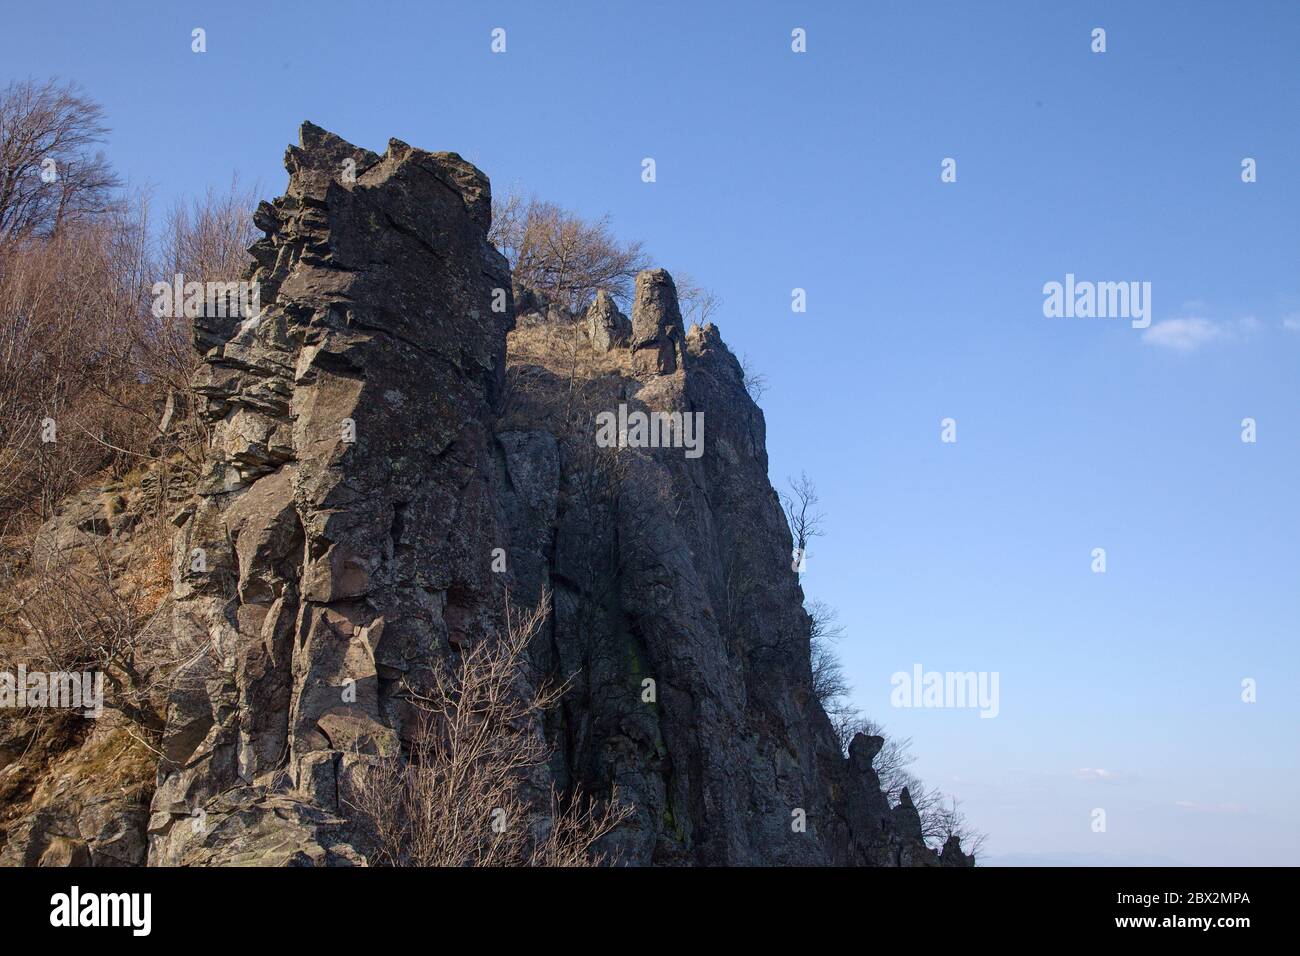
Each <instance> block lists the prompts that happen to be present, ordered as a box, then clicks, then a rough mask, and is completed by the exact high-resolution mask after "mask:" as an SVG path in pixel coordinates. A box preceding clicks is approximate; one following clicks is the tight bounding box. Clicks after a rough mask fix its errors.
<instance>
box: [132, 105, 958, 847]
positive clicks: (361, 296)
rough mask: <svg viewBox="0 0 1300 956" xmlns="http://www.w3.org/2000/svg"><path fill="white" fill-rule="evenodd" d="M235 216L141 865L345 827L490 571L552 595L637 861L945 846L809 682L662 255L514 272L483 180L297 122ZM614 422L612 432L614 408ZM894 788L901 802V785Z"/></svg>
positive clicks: (496, 596)
mask: <svg viewBox="0 0 1300 956" xmlns="http://www.w3.org/2000/svg"><path fill="white" fill-rule="evenodd" d="M286 167H287V169H288V171H289V174H290V180H289V186H288V189H287V190H286V193H285V195H284V196H283V197H281V198H279V199H277V200H275V202H273V203H269V204H267V203H263V204H262V205H261V206H260V207H259V209H258V211H257V214H256V217H255V222H256V224H257V226H258V227H259V228H260V229H261V230H263V231H264V232H265V238H264V239H261V240H259V241H258V242H257V243H256V244H255V245H254V246H253V247H252V249H251V250H250V251H251V253H252V255H253V257H254V260H255V263H256V265H255V267H254V269H253V272H252V274H251V278H253V279H255V280H256V281H257V282H258V283H260V286H261V302H262V306H263V308H262V313H261V315H260V316H259V317H257V318H256V319H241V318H240V317H234V318H231V319H212V318H208V319H203V320H200V321H199V323H198V328H197V330H196V345H197V347H198V348H199V350H200V352H201V353H202V356H203V364H202V366H201V369H200V372H199V374H198V376H197V379H196V382H195V389H196V391H197V392H198V394H199V395H201V396H202V401H203V403H204V404H203V409H202V414H203V416H204V417H205V420H206V421H207V422H208V423H209V425H210V427H211V431H212V436H213V437H212V442H211V449H210V460H209V461H208V463H207V465H206V471H205V474H204V476H203V477H202V479H201V481H200V483H199V486H198V488H197V490H196V493H195V494H194V495H193V497H192V498H191V499H190V500H189V501H187V502H185V503H184V505H183V507H181V508H180V510H179V511H177V512H176V514H175V517H174V524H175V525H176V542H175V549H174V550H175V560H174V567H173V589H172V595H171V599H170V602H169V612H168V613H169V614H170V618H171V629H172V633H171V641H172V644H173V649H174V651H175V654H176V656H177V657H178V658H180V659H183V660H186V661H188V662H189V663H188V664H187V665H186V667H187V673H186V679H185V680H183V681H180V682H178V683H177V685H176V690H174V691H173V692H172V693H171V696H170V699H169V700H168V701H167V704H166V717H165V727H164V729H163V731H162V743H161V747H160V748H159V749H160V751H161V755H160V758H159V765H158V771H157V788H156V792H155V793H154V795H153V797H152V805H151V807H150V812H149V815H148V823H147V835H148V862H150V863H153V864H229V863H240V862H256V863H262V864H312V863H316V864H334V863H340V864H347V863H359V862H362V861H364V859H365V852H366V851H365V846H364V843H363V841H361V840H360V839H359V835H358V834H357V832H356V831H355V829H354V828H353V827H352V826H351V825H350V823H349V822H348V819H347V817H348V814H347V806H346V800H345V799H344V795H346V793H347V790H348V787H349V781H350V780H351V779H352V775H353V774H355V773H356V772H357V769H358V766H359V765H360V764H362V763H364V762H365V760H366V759H367V757H368V756H369V755H373V754H377V753H391V752H394V750H395V749H396V748H400V747H401V746H402V742H403V741H404V740H405V739H407V737H408V736H409V733H410V724H411V714H410V713H409V712H408V710H407V708H406V705H405V704H404V697H403V695H402V694H401V693H399V690H400V689H401V688H402V687H403V686H419V684H420V682H421V681H422V680H423V678H424V676H425V675H427V674H428V673H429V670H430V668H431V667H433V666H434V664H435V662H436V661H438V660H439V659H441V658H442V657H444V656H446V655H449V654H452V653H454V649H455V648H457V647H460V646H463V645H464V644H465V643H466V642H474V641H480V640H490V639H491V638H492V635H493V634H494V633H496V632H498V630H499V629H500V628H501V626H502V608H503V606H504V601H505V597H506V595H507V594H509V597H510V600H512V601H515V602H517V603H525V604H526V603H529V602H533V601H536V600H538V599H539V598H540V597H541V596H542V595H544V594H549V595H550V596H551V597H550V600H551V603H552V607H551V614H550V617H549V620H548V623H547V630H546V633H545V635H544V639H543V640H540V641H537V642H535V646H534V647H533V651H532V652H533V655H534V658H535V660H534V663H535V665H536V669H537V671H538V673H541V674H550V675H557V676H560V677H568V678H572V681H573V685H572V687H571V689H570V690H569V692H568V693H567V694H566V695H565V697H564V699H563V703H562V705H561V707H560V708H558V709H557V710H556V711H554V712H553V713H552V714H551V716H550V718H549V719H548V723H547V726H546V727H545V732H546V735H547V738H548V743H549V745H550V747H551V749H552V750H553V753H554V756H553V759H552V760H551V762H550V764H549V765H548V767H547V768H546V769H547V774H546V775H547V776H548V777H549V778H550V782H554V783H555V784H556V785H557V786H559V787H560V788H565V789H567V788H572V787H581V788H582V790H583V791H584V792H586V793H592V794H606V793H608V792H609V791H610V789H611V786H614V785H616V786H617V788H618V790H619V793H620V795H621V798H622V799H623V800H624V801H625V802H628V803H630V804H632V805H633V806H634V807H635V815H634V817H633V818H632V819H631V820H630V821H629V822H628V823H627V824H626V825H624V826H623V827H621V828H620V829H619V830H618V831H617V833H616V834H614V836H613V837H611V838H610V842H611V844H612V845H611V847H610V849H612V850H616V851H617V852H618V854H619V858H620V859H621V860H622V861H623V862H627V863H633V864H710V865H736V864H846V865H864V864H866V865H940V864H951V865H966V864H968V863H969V858H968V857H965V856H963V855H962V854H961V852H960V849H959V848H958V847H956V846H955V844H953V845H950V846H949V847H946V848H945V850H944V852H943V854H942V855H941V854H937V853H935V852H934V851H932V850H930V849H928V848H927V847H926V846H925V844H924V842H923V840H922V839H921V833H920V821H919V818H918V817H917V815H916V811H915V810H914V809H912V808H911V806H910V801H907V800H904V803H903V804H902V805H900V806H899V807H896V808H891V807H890V806H889V804H888V802H887V801H886V799H885V798H884V796H883V795H882V794H881V791H880V786H879V782H878V780H877V777H876V774H875V772H874V770H873V769H872V759H873V757H874V756H875V754H876V753H877V752H878V750H879V749H880V746H881V740H880V738H878V737H868V736H863V735H859V736H858V737H857V738H856V739H855V740H854V741H853V743H852V746H851V748H850V752H849V754H848V756H847V757H845V756H844V755H843V754H842V753H841V751H840V749H839V745H838V743H837V741H836V737H835V734H834V732H833V730H832V727H831V724H830V722H829V720H828V719H827V717H826V714H825V713H824V712H823V710H822V708H821V706H820V705H819V703H818V702H817V700H816V699H815V698H814V697H813V695H812V675H811V670H810V663H809V620H808V617H807V615H806V614H805V612H804V610H803V595H802V592H801V589H800V586H799V582H798V578H797V575H796V574H795V573H793V572H792V570H791V548H792V543H791V538H790V533H789V531H788V529H787V527H786V523H785V521H784V518H783V515H782V511H781V507H780V504H779V501H778V498H777V495H776V493H775V492H774V490H773V488H772V486H771V484H770V482H769V480H768V474H767V472H768V463H767V454H766V450H765V447H764V443H765V425H764V419H763V414H762V412H761V410H760V409H759V408H758V406H757V405H755V403H754V402H753V401H752V400H751V398H750V396H749V395H748V394H747V392H746V389H745V384H744V379H743V375H742V372H741V368H740V364H739V363H738V362H737V360H736V358H735V357H734V356H733V355H732V353H731V352H730V351H729V350H728V348H727V346H726V345H725V344H724V342H723V340H722V338H721V336H720V334H719V332H718V330H717V328H715V327H714V326H712V325H705V326H703V327H694V328H691V329H689V330H688V329H686V328H685V327H684V326H683V321H682V315H681V311H680V308H679V305H678V301H677V294H676V290H675V288H674V285H673V281H672V278H671V277H670V276H669V275H668V273H666V272H664V271H662V270H654V271H648V272H643V273H642V274H640V275H639V276H638V277H637V281H636V288H635V294H634V295H633V296H632V300H631V303H630V312H631V316H630V319H629V318H628V317H625V316H624V315H623V314H622V313H621V311H620V310H619V308H618V305H617V304H616V302H615V301H614V300H613V298H611V297H610V296H609V295H607V294H604V293H602V294H600V295H598V296H597V297H596V300H595V301H594V302H593V303H592V305H591V307H590V309H589V311H588V312H587V314H586V315H584V316H571V315H569V314H568V313H567V312H565V311H564V310H563V309H561V308H558V307H557V306H554V305H552V304H550V303H548V302H546V301H545V299H544V298H543V297H541V296H540V295H538V294H537V293H535V292H533V291H532V290H528V289H522V288H518V289H516V288H512V284H511V277H510V274H509V269H508V266H507V263H506V261H505V260H504V258H503V257H502V256H501V255H500V254H499V253H498V252H497V251H496V250H495V249H494V248H493V247H492V246H491V245H490V244H489V242H488V239H487V234H488V228H489V224H490V217H491V198H490V187H489V183H488V180H487V178H486V177H485V176H484V175H483V174H482V173H481V172H480V171H479V170H477V169H476V168H474V167H473V166H472V165H470V164H469V163H467V162H465V161H464V160H462V159H461V158H460V157H459V156H457V155H456V154H454V153H429V152H424V151H422V150H419V149H414V148H412V147H410V146H408V145H406V144H404V143H401V142H398V141H396V140H394V141H391V142H390V143H389V146H388V149H387V151H386V152H385V153H384V154H383V155H382V156H381V155H377V154H375V153H371V152H369V151H367V150H364V149H359V148H357V147H354V146H351V145H350V144H348V143H346V142H344V141H343V140H341V139H339V138H338V137H336V136H334V135H332V134H330V133H328V132H326V131H324V130H321V129H319V128H317V127H315V126H312V125H311V124H306V125H304V126H303V128H302V130H301V142H300V145H298V146H296V147H291V148H290V149H289V150H288V153H287V155H286ZM602 421H603V422H605V423H606V424H610V423H614V424H613V425H612V426H611V427H610V428H609V429H608V430H607V431H606V432H605V434H604V439H605V440H602V439H601V434H600V428H601V425H600V423H601V422H602ZM909 811H910V812H909Z"/></svg>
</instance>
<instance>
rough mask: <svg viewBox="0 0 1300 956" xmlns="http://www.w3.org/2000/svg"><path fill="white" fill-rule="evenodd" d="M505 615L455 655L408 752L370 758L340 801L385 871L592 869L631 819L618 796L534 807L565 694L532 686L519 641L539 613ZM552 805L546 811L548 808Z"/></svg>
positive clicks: (417, 698)
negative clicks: (496, 628)
mask: <svg viewBox="0 0 1300 956" xmlns="http://www.w3.org/2000/svg"><path fill="white" fill-rule="evenodd" d="M549 601H550V598H549V595H546V594H543V596H542V598H541V600H540V601H539V602H538V604H537V605H536V606H535V607H534V608H532V609H531V610H530V611H527V612H523V613H520V612H518V611H514V610H512V609H511V608H510V605H509V601H508V600H507V604H506V608H507V621H506V628H505V631H504V633H503V634H501V635H500V636H499V637H497V638H484V639H481V640H479V641H478V642H477V643H475V644H473V645H472V646H470V647H468V648H463V649H461V650H460V651H459V657H458V659H456V660H454V661H451V662H448V663H445V664H444V665H443V666H442V667H440V668H438V669H436V670H435V671H434V675H433V683H432V688H431V690H430V691H429V692H427V693H416V692H414V691H412V692H410V693H409V699H410V701H411V703H412V704H413V705H414V708H415V711H416V714H417V719H416V726H415V731H414V733H413V735H412V739H411V742H410V747H409V752H408V753H406V754H400V753H390V754H383V755H381V756H379V757H377V758H374V759H373V760H372V762H371V763H370V765H369V766H368V767H366V768H365V769H362V770H360V771H358V773H357V775H356V784H355V787H354V793H353V795H352V797H351V798H350V799H349V800H348V801H347V803H348V805H349V806H350V808H351V809H352V810H353V811H354V812H355V814H356V816H357V818H358V819H360V820H361V821H363V822H364V824H365V825H366V826H367V829H368V830H369V831H370V834H371V837H372V839H373V841H374V845H375V853H374V855H373V858H374V860H375V861H376V862H379V863H382V864H386V865H389V866H591V865H598V864H601V863H606V862H613V861H610V860H608V859H607V858H606V857H605V856H604V855H603V854H601V853H599V852H598V851H597V850H596V845H597V844H598V843H599V841H600V840H601V839H602V838H603V837H605V836H606V835H607V834H609V833H610V832H612V831H613V830H614V828H615V827H617V826H618V825H619V824H620V823H622V822H624V821H625V820H626V819H628V817H629V816H630V815H631V808H629V807H627V806H625V805H621V804H619V803H618V799H617V794H616V793H615V794H614V795H612V798H611V800H610V801H609V802H608V803H604V804H598V803H596V802H593V801H589V800H586V799H584V798H583V796H582V795H581V794H572V795H568V796H567V797H565V798H562V797H561V796H560V795H559V794H558V793H556V792H555V790H554V789H551V791H550V793H549V800H548V801H546V802H545V803H544V804H543V805H542V806H538V801H537V800H536V799H530V793H529V791H530V789H532V788H530V786H529V784H530V777H531V776H532V774H533V773H534V772H535V771H537V770H539V769H540V768H542V766H543V764H544V763H545V762H546V760H547V758H548V757H549V756H550V751H549V750H548V748H547V746H546V742H545V738H544V736H543V734H542V728H541V721H542V718H543V716H544V715H545V714H546V712H547V711H548V710H551V709H552V708H554V707H555V706H556V705H557V704H558V703H559V700H560V698H561V696H562V695H563V694H564V692H565V690H566V687H565V686H564V685H560V686H548V685H546V684H544V683H543V684H539V683H537V682H536V681H534V680H533V679H532V676H531V675H530V673H529V666H528V656H527V651H528V645H529V644H530V643H531V642H532V640H533V639H534V638H535V637H536V636H537V634H538V633H539V632H540V631H541V629H542V625H543V624H544V623H545V621H546V618H547V615H548V605H549ZM546 804H549V805H546Z"/></svg>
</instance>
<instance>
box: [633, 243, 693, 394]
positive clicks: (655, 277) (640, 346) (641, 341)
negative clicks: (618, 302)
mask: <svg viewBox="0 0 1300 956" xmlns="http://www.w3.org/2000/svg"><path fill="white" fill-rule="evenodd" d="M683 331H684V330H683V329H682V310H681V308H680V307H679V305H678V303H677V287H676V286H675V285H674V284H673V277H672V276H670V275H669V274H668V273H667V272H666V271H664V270H663V269H647V270H645V271H644V272H641V273H639V274H638V275H637V277H636V291H635V293H634V294H633V299H632V350H633V352H634V353H642V354H639V355H635V356H634V359H635V360H636V364H635V367H636V368H637V370H638V371H642V372H651V371H653V372H658V373H659V374H662V375H667V374H670V373H672V372H675V371H677V369H678V368H680V367H681V364H682V342H683Z"/></svg>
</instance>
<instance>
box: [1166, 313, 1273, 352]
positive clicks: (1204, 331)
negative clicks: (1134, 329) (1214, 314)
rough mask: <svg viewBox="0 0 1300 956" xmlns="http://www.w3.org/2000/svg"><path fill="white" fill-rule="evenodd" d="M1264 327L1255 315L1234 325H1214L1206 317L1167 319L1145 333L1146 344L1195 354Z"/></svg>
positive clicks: (1244, 336)
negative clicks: (1202, 348) (1202, 349)
mask: <svg viewBox="0 0 1300 956" xmlns="http://www.w3.org/2000/svg"><path fill="white" fill-rule="evenodd" d="M1263 326H1264V323H1263V322H1261V321H1260V320H1259V319H1257V318H1255V316H1253V315H1248V316H1246V317H1244V318H1241V319H1237V320H1236V321H1233V322H1212V321H1210V320H1209V319H1203V318H1184V319H1166V320H1165V321H1163V322H1157V323H1155V324H1154V325H1152V326H1151V328H1149V329H1147V330H1146V331H1145V332H1143V333H1142V341H1144V342H1146V343H1147V344H1148V345H1156V346H1159V347H1161V348H1166V349H1172V350H1174V351H1175V352H1193V351H1195V350H1196V349H1199V348H1201V347H1202V346H1205V345H1208V344H1210V343H1211V342H1223V341H1230V340H1239V339H1243V338H1247V337H1249V336H1251V335H1253V334H1254V333H1256V332H1258V331H1259V330H1260V329H1262V328H1263Z"/></svg>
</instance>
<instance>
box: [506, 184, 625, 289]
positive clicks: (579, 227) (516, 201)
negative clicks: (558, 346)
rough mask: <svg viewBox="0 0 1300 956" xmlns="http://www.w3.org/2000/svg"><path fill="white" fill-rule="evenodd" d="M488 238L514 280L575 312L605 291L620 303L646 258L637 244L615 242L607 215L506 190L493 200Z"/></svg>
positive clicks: (616, 240)
mask: <svg viewBox="0 0 1300 956" xmlns="http://www.w3.org/2000/svg"><path fill="white" fill-rule="evenodd" d="M492 205H493V208H492V228H491V230H490V231H489V233H488V239H489V240H490V241H491V242H492V243H493V244H494V245H495V246H496V247H497V248H498V249H500V250H501V252H502V254H503V255H504V256H505V257H506V259H507V260H508V261H509V263H510V270H511V272H512V274H513V275H514V277H515V280H516V281H518V282H520V283H522V284H523V285H527V286H530V287H532V288H534V289H537V290H538V291H540V292H542V293H544V294H546V295H547V296H548V297H550V298H551V299H552V300H553V301H556V302H558V303H560V304H563V305H565V306H566V307H567V308H569V310H570V311H577V310H578V309H581V308H584V307H585V306H586V305H587V304H589V303H590V301H591V299H592V298H593V297H594V296H595V294H596V292H597V291H598V290H600V289H605V290H607V291H608V292H609V293H610V295H612V296H614V298H616V299H618V300H619V301H620V302H623V303H626V302H627V301H628V298H629V296H630V295H631V292H632V283H633V281H634V280H635V279H636V274H637V273H638V272H639V271H640V270H642V269H644V268H646V266H647V265H648V261H649V260H648V259H647V258H646V255H645V253H644V251H643V250H642V248H641V243H640V242H627V243H624V242H620V241H619V240H618V239H617V238H616V237H615V236H614V233H613V231H612V230H611V229H610V226H609V217H608V216H603V217H602V218H600V219H597V220H594V221H593V220H588V219H584V218H583V217H582V216H580V215H579V214H578V213H576V212H573V211H571V210H567V209H562V208H561V207H559V206H557V205H556V204H555V203H551V202H544V201H542V200H539V199H537V198H530V199H527V200H524V199H522V198H520V197H519V196H518V195H517V194H515V193H508V194H507V195H506V196H505V197H503V198H502V199H500V200H496V199H494V200H493V204H492Z"/></svg>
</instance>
